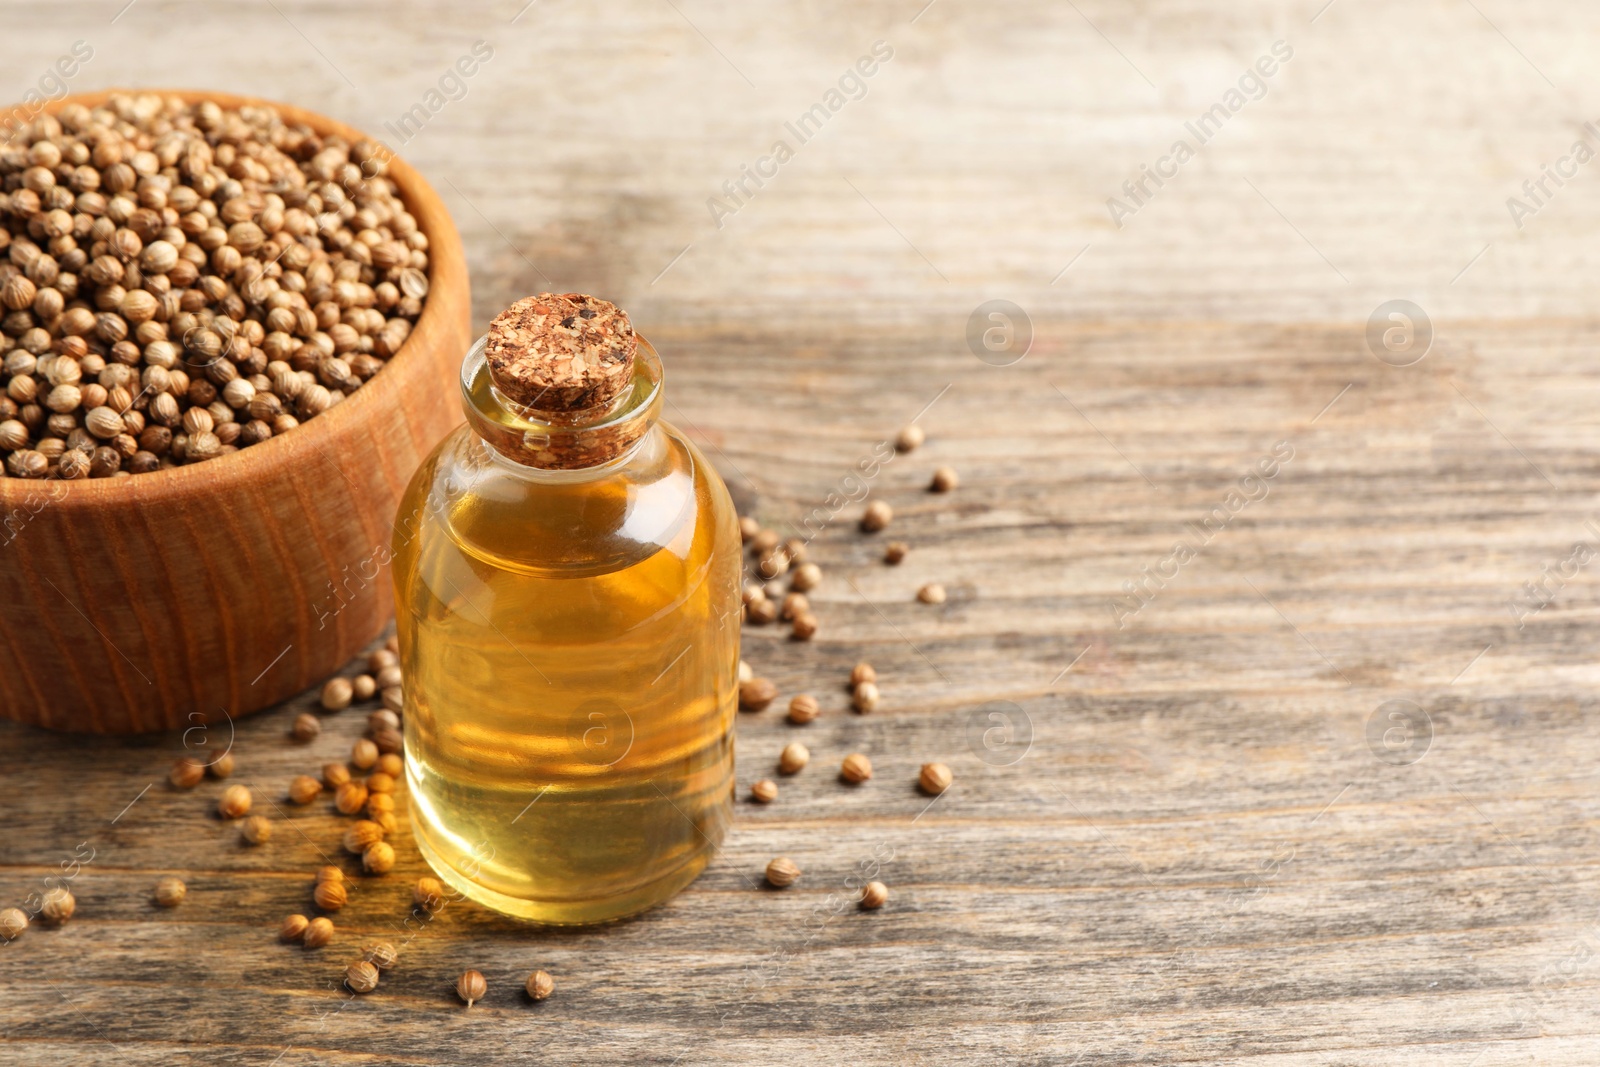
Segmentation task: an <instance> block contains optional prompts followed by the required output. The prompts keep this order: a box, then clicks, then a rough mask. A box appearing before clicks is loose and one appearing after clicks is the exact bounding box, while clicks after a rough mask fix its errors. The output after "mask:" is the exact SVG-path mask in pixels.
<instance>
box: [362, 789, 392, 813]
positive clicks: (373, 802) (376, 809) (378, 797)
mask: <svg viewBox="0 0 1600 1067" xmlns="http://www.w3.org/2000/svg"><path fill="white" fill-rule="evenodd" d="M393 810H394V794H393V793H373V792H370V791H369V792H368V793H367V814H368V815H382V814H384V813H385V812H390V811H393Z"/></svg>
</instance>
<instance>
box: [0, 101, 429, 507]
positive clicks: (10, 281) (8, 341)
mask: <svg viewBox="0 0 1600 1067" xmlns="http://www.w3.org/2000/svg"><path fill="white" fill-rule="evenodd" d="M386 159H387V154H386V151H385V150H384V149H383V148H382V147H381V146H380V145H378V144H376V143H375V142H370V141H360V142H357V143H354V144H351V143H348V142H347V141H345V140H343V139H342V138H339V137H334V136H322V135H319V134H317V133H316V132H314V131H313V130H311V129H310V128H308V127H305V126H300V125H289V124H287V123H285V122H284V121H283V119H282V118H281V117H280V116H279V115H278V113H277V112H276V111H274V110H272V109H271V108H265V107H244V108H239V109H236V110H235V109H229V108H224V107H221V106H219V105H218V104H216V103H214V102H209V101H208V102H202V103H197V104H193V105H190V104H185V103H184V102H183V101H181V100H179V99H177V98H175V97H163V96H157V95H154V94H143V95H137V96H135V95H128V94H122V95H114V96H112V97H110V98H109V99H108V100H107V101H106V102H105V104H104V105H102V106H100V107H97V108H93V109H90V108H87V107H84V106H82V105H79V104H69V105H67V106H65V107H63V108H62V109H61V110H60V112H59V113H58V114H56V115H53V116H52V115H41V116H39V117H37V118H35V119H34V120H33V122H31V123H30V124H29V125H27V126H26V127H23V128H21V129H20V130H19V131H18V132H17V133H16V134H15V135H13V136H12V137H10V138H9V139H7V140H5V141H3V142H0V459H3V461H4V463H3V468H4V474H5V476H9V477H14V478H60V479H67V480H72V479H78V478H85V477H89V478H96V477H111V476H117V475H122V474H143V473H147V472H150V471H155V470H160V469H162V468H164V467H172V466H177V465H181V464H186V463H195V462H200V461H203V460H208V459H214V458H216V457H218V456H222V455H226V454H228V453H230V452H234V451H237V450H238V449H240V448H245V447H248V446H249V445H253V444H259V443H260V442H262V441H265V440H267V439H269V438H271V437H274V436H277V435H278V434H282V433H287V432H288V431H289V430H292V429H294V428H295V427H296V426H298V425H299V424H300V423H301V422H304V421H305V420H306V419H309V418H311V417H313V416H315V415H318V414H320V413H322V412H324V411H326V410H327V409H328V408H330V407H332V406H333V405H335V404H337V403H339V402H340V401H342V400H343V399H344V398H345V397H346V396H348V395H349V394H351V393H353V392H354V391H355V390H356V389H358V388H359V387H360V386H361V385H362V384H363V383H365V382H367V381H368V380H370V379H371V378H372V376H373V375H374V374H376V373H378V371H379V370H380V369H382V367H383V365H384V363H385V361H386V360H388V359H389V358H390V357H391V356H393V355H394V354H395V353H396V352H397V351H398V350H399V349H400V347H401V345H403V344H404V343H405V340H406V338H407V337H408V336H409V335H410V332H411V328H412V325H413V324H414V323H415V321H416V320H417V317H418V316H419V315H420V314H421V311H422V305H423V301H424V299H425V298H426V297H427V294H428V284H429V283H428V269H429V260H428V241H427V237H426V235H424V234H423V233H422V232H421V231H420V230H419V229H418V227H417V221H416V219H415V218H414V217H413V216H412V215H411V213H410V212H409V211H408V210H407V209H406V205H405V204H404V203H403V202H402V201H401V200H400V197H399V193H398V190H397V189H396V187H395V185H394V183H393V182H392V181H391V180H390V179H389V178H387V177H386V176H385V174H384V171H385V167H386Z"/></svg>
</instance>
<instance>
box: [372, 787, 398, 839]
mask: <svg viewBox="0 0 1600 1067" xmlns="http://www.w3.org/2000/svg"><path fill="white" fill-rule="evenodd" d="M378 796H383V794H382V793H379V794H378ZM367 802H368V803H369V804H370V803H371V802H372V798H371V797H368V798H367ZM367 814H368V815H370V816H371V817H372V821H373V822H375V823H377V824H378V825H379V826H381V827H383V832H384V834H385V835H386V836H393V835H394V834H397V833H399V832H400V820H399V819H396V818H395V817H394V812H392V811H378V810H373V811H369V812H368V813H367Z"/></svg>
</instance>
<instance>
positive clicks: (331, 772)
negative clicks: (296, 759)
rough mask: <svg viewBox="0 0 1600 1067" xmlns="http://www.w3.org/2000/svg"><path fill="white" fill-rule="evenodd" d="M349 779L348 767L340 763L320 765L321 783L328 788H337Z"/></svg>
mask: <svg viewBox="0 0 1600 1067" xmlns="http://www.w3.org/2000/svg"><path fill="white" fill-rule="evenodd" d="M349 780H350V768H348V767H346V766H345V765H344V764H342V763H324V764H323V765H322V784H323V785H325V786H327V787H328V788H329V789H338V788H339V787H340V786H341V785H344V784H345V783H346V782H348V781H349Z"/></svg>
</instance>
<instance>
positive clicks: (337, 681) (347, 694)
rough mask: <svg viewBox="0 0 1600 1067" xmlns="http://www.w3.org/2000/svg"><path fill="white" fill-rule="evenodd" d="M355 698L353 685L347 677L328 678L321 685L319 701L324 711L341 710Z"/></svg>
mask: <svg viewBox="0 0 1600 1067" xmlns="http://www.w3.org/2000/svg"><path fill="white" fill-rule="evenodd" d="M354 698H355V686H353V685H351V684H350V679H348V678H329V679H328V680H327V681H326V682H324V683H323V685H322V696H321V698H320V703H321V704H322V708H323V710H324V711H343V710H344V709H345V708H348V707H349V706H350V701H351V700H353V699H354Z"/></svg>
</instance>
